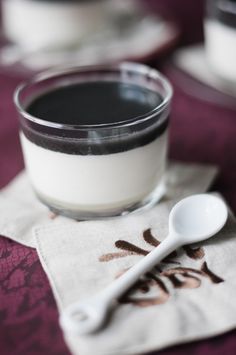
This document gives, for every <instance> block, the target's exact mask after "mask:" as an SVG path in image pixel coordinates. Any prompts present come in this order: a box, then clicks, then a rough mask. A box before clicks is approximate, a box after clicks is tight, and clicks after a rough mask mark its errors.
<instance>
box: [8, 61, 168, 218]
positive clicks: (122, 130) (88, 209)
mask: <svg viewBox="0 0 236 355" xmlns="http://www.w3.org/2000/svg"><path fill="white" fill-rule="evenodd" d="M88 82H90V83H92V85H94V83H97V82H100V83H103V82H115V83H125V84H131V85H135V87H136V88H141V89H143V88H145V90H146V89H148V90H150V95H153V94H155V95H156V94H158V95H160V97H161V102H159V103H158V105H156V106H155V107H154V108H153V109H152V110H151V111H150V112H146V113H145V114H143V115H139V116H133V117H130V119H129V120H123V118H122V116H121V117H120V120H119V122H115V123H103V122H101V123H98V124H92V125H91V124H80V123H79V122H78V123H76V124H61V123H58V122H57V121H56V119H53V121H46V120H43V119H40V118H37V117H34V116H32V115H31V114H30V113H29V112H28V111H27V109H28V107H29V104H30V103H31V102H32V101H33V100H34V99H35V98H37V97H40V96H42V95H43V94H45V93H47V92H50V91H52V90H55V89H57V88H61V87H64V88H65V87H70V86H71V85H75V84H81V83H88ZM148 92H149V91H148ZM151 93H152V94H151ZM136 94H137V93H136V92H135V91H134V92H132V86H131V89H129V91H128V92H127V93H125V95H129V97H130V98H131V100H132V96H133V95H136ZM129 97H128V98H129ZM171 97H172V88H171V85H170V84H169V82H168V81H167V79H166V78H165V77H163V76H162V75H161V74H160V73H159V72H158V71H156V70H154V69H151V68H149V67H147V66H144V65H141V64H134V63H122V64H120V65H113V66H93V67H80V68H71V69H67V70H65V71H58V72H55V71H54V72H47V73H45V74H41V75H38V76H37V77H35V78H34V79H33V80H31V81H30V82H28V83H24V84H22V85H21V86H20V87H18V88H17V90H16V92H15V104H16V107H17V110H18V112H19V120H20V127H21V132H20V136H21V142H22V147H23V153H24V159H25V164H26V168H27V171H28V174H29V176H30V180H31V182H32V186H33V188H34V190H35V192H36V194H37V196H38V197H39V199H40V200H41V201H42V202H43V203H45V204H46V205H48V206H49V207H50V208H51V209H52V210H53V211H55V212H57V213H60V214H63V215H66V216H69V217H72V218H75V219H90V218H99V217H106V216H116V215H122V214H125V213H128V212H131V211H133V210H136V209H139V208H141V207H143V206H146V205H148V204H153V203H155V202H156V201H158V200H159V199H160V198H161V197H162V196H163V194H164V192H165V184H164V173H165V166H166V155H167V142H168V139H167V137H168V124H169V111H170V102H171ZM141 99H142V100H143V97H142V98H141ZM148 100H149V97H148ZM78 104H79V97H78ZM91 105H93V102H91Z"/></svg>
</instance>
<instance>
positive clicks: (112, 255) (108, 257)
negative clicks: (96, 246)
mask: <svg viewBox="0 0 236 355" xmlns="http://www.w3.org/2000/svg"><path fill="white" fill-rule="evenodd" d="M132 254H134V253H131V252H129V251H123V252H120V253H109V254H105V255H102V256H100V258H99V261H101V262H103V261H105V262H107V261H111V260H113V259H118V258H123V257H124V256H128V255H132Z"/></svg>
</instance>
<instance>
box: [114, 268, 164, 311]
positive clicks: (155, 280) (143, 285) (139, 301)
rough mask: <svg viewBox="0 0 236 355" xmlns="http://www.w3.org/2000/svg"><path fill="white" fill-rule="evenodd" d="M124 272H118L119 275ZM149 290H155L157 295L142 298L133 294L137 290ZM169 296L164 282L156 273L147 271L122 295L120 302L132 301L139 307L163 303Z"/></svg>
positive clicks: (143, 291) (142, 291)
mask: <svg viewBox="0 0 236 355" xmlns="http://www.w3.org/2000/svg"><path fill="white" fill-rule="evenodd" d="M123 273H124V272H122V273H120V274H119V276H121V275H122V274H123ZM150 290H155V291H157V292H158V295H157V296H155V297H149V298H142V297H137V296H135V293H137V292H138V291H139V292H141V293H143V294H147V293H148V292H149V291H150ZM169 297H170V293H169V291H168V289H167V287H166V285H165V283H164V282H163V281H162V280H161V279H160V278H159V277H157V276H156V275H154V274H153V273H151V272H149V273H147V274H146V275H145V277H144V278H143V279H141V280H139V281H138V282H137V283H136V284H135V285H134V286H133V287H132V288H131V289H130V290H129V291H128V292H127V293H126V294H125V295H123V296H122V297H121V298H120V300H119V302H120V303H124V304H125V303H132V304H134V305H136V306H139V307H149V306H153V305H158V304H163V303H165V302H166V301H167V300H168V298H169Z"/></svg>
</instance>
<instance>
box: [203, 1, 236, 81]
mask: <svg viewBox="0 0 236 355" xmlns="http://www.w3.org/2000/svg"><path fill="white" fill-rule="evenodd" d="M204 27H205V43H206V54H207V60H208V63H209V66H210V68H211V69H212V71H213V72H214V73H215V74H216V75H217V76H218V77H219V78H220V79H223V81H225V82H226V83H233V84H234V85H235V83H236V65H235V63H236V0H208V2H207V17H206V19H205V24H204Z"/></svg>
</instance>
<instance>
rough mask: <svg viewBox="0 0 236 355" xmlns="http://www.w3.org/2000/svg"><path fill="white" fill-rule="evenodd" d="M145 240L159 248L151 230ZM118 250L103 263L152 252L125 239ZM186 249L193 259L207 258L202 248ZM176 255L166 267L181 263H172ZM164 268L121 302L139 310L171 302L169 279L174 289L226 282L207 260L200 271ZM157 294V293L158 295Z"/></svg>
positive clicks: (153, 274)
mask: <svg viewBox="0 0 236 355" xmlns="http://www.w3.org/2000/svg"><path fill="white" fill-rule="evenodd" d="M142 238H143V240H144V241H145V242H146V243H147V244H149V245H151V246H152V247H157V246H158V245H159V244H160V243H161V242H160V241H159V240H158V239H156V238H155V237H154V236H153V235H152V233H151V230H150V229H147V230H145V231H144V232H143V235H142ZM115 247H116V248H117V249H120V250H121V251H120V252H115V253H108V254H104V255H102V256H101V257H100V258H99V261H101V262H109V261H111V260H113V259H117V258H121V257H125V256H129V255H142V256H145V255H147V254H148V253H149V252H150V251H151V250H150V251H149V250H146V249H143V248H141V247H139V246H137V245H135V244H133V243H130V242H128V241H126V240H117V241H116V242H115ZM183 250H184V251H185V253H186V255H187V256H188V257H189V258H191V259H193V260H200V259H203V258H204V256H205V252H204V249H203V248H202V247H197V248H193V247H190V246H184V247H183ZM176 256H177V253H176V252H173V253H171V254H170V255H168V256H167V257H166V258H165V259H164V260H163V261H162V265H163V263H164V264H166V263H167V264H176V265H177V264H180V263H179V262H178V261H175V260H172V259H173V258H175V257H176ZM163 267H164V265H163V266H160V265H156V266H155V267H154V268H153V270H152V272H149V273H147V274H146V275H145V276H144V277H143V278H142V279H140V280H139V281H138V282H137V283H136V284H135V285H134V286H133V287H132V288H130V290H129V292H127V293H126V294H125V295H124V296H123V297H122V298H121V299H120V302H121V303H132V304H134V305H136V306H139V307H148V306H153V305H158V304H163V303H165V302H167V301H168V299H169V297H170V292H169V290H168V288H167V286H166V285H165V279H168V280H169V281H170V283H171V285H172V286H173V288H174V289H194V288H198V287H200V286H201V283H202V278H207V279H208V280H209V281H210V282H212V283H213V284H218V283H220V282H223V281H224V280H223V279H222V278H221V277H220V276H218V275H216V274H215V273H213V272H212V271H211V270H210V269H209V267H208V265H207V263H206V261H204V262H203V264H202V265H201V267H200V269H194V268H189V267H182V266H176V267H172V268H169V269H166V268H165V267H164V270H163ZM124 272H126V270H122V271H120V272H119V273H118V275H116V277H119V276H121V275H122V274H123V273H124ZM137 292H138V293H142V294H145V296H146V297H140V296H138V295H137ZM153 292H154V293H155V295H154V296H153V295H152V296H150V297H147V296H148V294H149V293H152V294H153ZM156 293H157V294H156Z"/></svg>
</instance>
